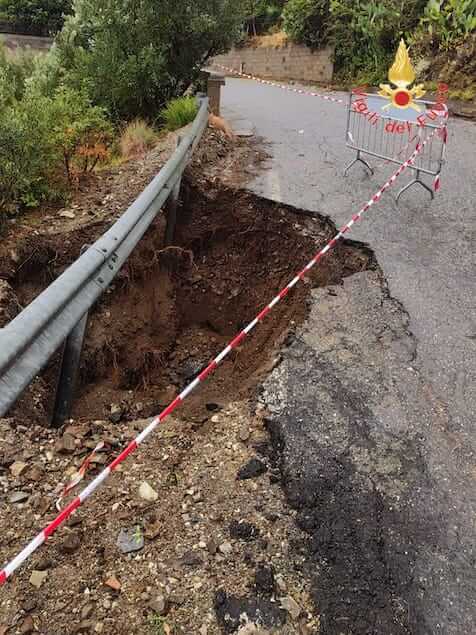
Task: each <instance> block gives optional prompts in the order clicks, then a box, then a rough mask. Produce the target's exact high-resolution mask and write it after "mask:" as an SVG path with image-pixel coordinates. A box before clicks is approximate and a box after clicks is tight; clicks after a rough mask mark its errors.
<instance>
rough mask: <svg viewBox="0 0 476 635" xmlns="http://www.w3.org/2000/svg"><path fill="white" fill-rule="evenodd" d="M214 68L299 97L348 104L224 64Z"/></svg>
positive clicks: (341, 100) (342, 100) (338, 99)
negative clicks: (303, 96)
mask: <svg viewBox="0 0 476 635" xmlns="http://www.w3.org/2000/svg"><path fill="white" fill-rule="evenodd" d="M213 66H216V67H217V68H221V70H223V71H226V72H227V73H232V74H233V75H238V76H239V77H244V78H245V79H252V80H253V81H255V82H258V83H259V84H266V85H267V86H275V87H276V88H282V89H283V90H287V91H288V92H290V93H298V94H299V95H309V96H310V97H319V98H320V99H325V100H326V101H332V102H334V103H335V104H343V105H344V106H345V105H346V104H347V100H345V99H340V98H339V97H332V95H326V94H323V93H316V92H315V91H313V90H305V89H304V88H294V86H290V85H289V84H279V83H278V82H273V81H271V80H270V79H263V78H262V77H256V75H249V74H248V73H241V72H240V71H237V70H236V69H234V68H228V66H223V64H217V63H216V62H213Z"/></svg>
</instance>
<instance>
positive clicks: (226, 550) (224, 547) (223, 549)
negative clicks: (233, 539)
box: [218, 542, 233, 556]
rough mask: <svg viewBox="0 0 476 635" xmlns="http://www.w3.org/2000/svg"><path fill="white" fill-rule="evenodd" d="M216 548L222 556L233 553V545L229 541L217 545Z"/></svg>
mask: <svg viewBox="0 0 476 635" xmlns="http://www.w3.org/2000/svg"><path fill="white" fill-rule="evenodd" d="M218 550H219V551H220V553H222V554H223V555H224V556H230V555H231V554H232V553H233V545H232V544H231V543H229V542H224V543H223V544H221V545H220V546H219V547H218Z"/></svg>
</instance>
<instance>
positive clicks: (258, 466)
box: [236, 457, 268, 481]
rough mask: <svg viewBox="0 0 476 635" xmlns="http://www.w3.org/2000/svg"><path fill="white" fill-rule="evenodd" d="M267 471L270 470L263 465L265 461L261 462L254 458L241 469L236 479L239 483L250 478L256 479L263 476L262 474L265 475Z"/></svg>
mask: <svg viewBox="0 0 476 635" xmlns="http://www.w3.org/2000/svg"><path fill="white" fill-rule="evenodd" d="M267 469H268V468H267V467H266V465H265V464H264V463H263V461H260V460H259V459H257V458H256V457H254V458H252V459H250V460H249V461H248V463H245V465H243V466H242V467H241V468H240V469H239V471H238V474H237V477H236V478H237V479H238V480H239V481H242V480H245V479H248V478H255V477H256V476H261V474H264V473H265V472H266V470H267Z"/></svg>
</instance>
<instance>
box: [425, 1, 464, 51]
mask: <svg viewBox="0 0 476 635" xmlns="http://www.w3.org/2000/svg"><path fill="white" fill-rule="evenodd" d="M421 25H422V26H423V28H426V29H427V30H428V33H429V34H430V36H431V37H432V39H433V43H434V45H436V47H437V48H440V49H442V50H449V49H450V48H453V47H454V46H455V45H456V44H457V43H458V42H459V41H461V40H463V39H465V38H466V37H468V35H470V34H471V33H472V32H474V31H475V30H476V0H429V2H428V4H427V5H426V7H425V12H424V15H423V17H422V19H421Z"/></svg>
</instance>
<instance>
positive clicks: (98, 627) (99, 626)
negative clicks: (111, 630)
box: [94, 622, 104, 633]
mask: <svg viewBox="0 0 476 635" xmlns="http://www.w3.org/2000/svg"><path fill="white" fill-rule="evenodd" d="M103 630H104V624H102V623H101V622H98V623H97V624H96V626H95V627H94V632H95V633H102V632H103Z"/></svg>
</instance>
